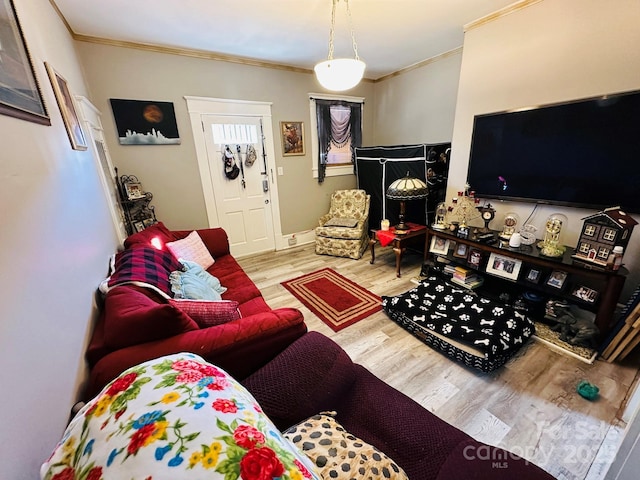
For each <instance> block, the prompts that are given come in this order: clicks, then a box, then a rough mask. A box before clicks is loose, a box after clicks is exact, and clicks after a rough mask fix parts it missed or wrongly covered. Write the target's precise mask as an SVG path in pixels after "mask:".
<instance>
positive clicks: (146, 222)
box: [142, 218, 156, 228]
mask: <svg viewBox="0 0 640 480" xmlns="http://www.w3.org/2000/svg"><path fill="white" fill-rule="evenodd" d="M142 223H143V224H144V228H147V227H149V226H151V225H153V224H154V223H156V221H155V219H153V218H145V219H144V220H143V221H142Z"/></svg>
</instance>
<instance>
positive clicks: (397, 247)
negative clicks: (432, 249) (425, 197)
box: [369, 224, 428, 278]
mask: <svg viewBox="0 0 640 480" xmlns="http://www.w3.org/2000/svg"><path fill="white" fill-rule="evenodd" d="M426 237H427V227H426V226H424V225H415V224H412V225H411V230H409V231H408V232H407V233H405V234H403V235H398V234H395V235H394V237H393V240H391V243H389V245H390V246H392V247H393V251H394V252H395V254H396V277H398V278H400V265H401V263H402V255H403V254H404V252H405V250H406V249H407V245H408V244H410V243H416V244H420V245H421V246H422V247H424V244H425V241H426ZM420 238H422V242H419V241H418V240H419V239H420ZM377 242H378V229H371V236H370V238H369V246H370V247H371V262H369V263H371V264H373V263H374V262H375V261H376V251H375V245H376V243H377ZM427 253H428V252H427V250H426V249H425V252H424V259H425V260H426V258H427Z"/></svg>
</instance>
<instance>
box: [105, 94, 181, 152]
mask: <svg viewBox="0 0 640 480" xmlns="http://www.w3.org/2000/svg"><path fill="white" fill-rule="evenodd" d="M109 102H110V103H111V109H112V110H113V118H114V120H115V121H116V129H117V130H118V141H119V142H120V145H179V144H180V135H179V134H178V123H177V122H176V112H175V109H174V107H173V102H158V101H155V100H128V99H121V98H111V99H109Z"/></svg>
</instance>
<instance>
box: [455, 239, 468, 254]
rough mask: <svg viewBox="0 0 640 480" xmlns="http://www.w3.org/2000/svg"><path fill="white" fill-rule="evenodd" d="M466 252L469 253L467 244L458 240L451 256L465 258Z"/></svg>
mask: <svg viewBox="0 0 640 480" xmlns="http://www.w3.org/2000/svg"><path fill="white" fill-rule="evenodd" d="M468 254H469V245H467V244H466V243H460V242H458V243H457V244H456V248H455V249H454V251H453V256H454V257H459V258H467V255H468Z"/></svg>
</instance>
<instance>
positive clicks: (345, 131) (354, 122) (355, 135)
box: [315, 99, 362, 183]
mask: <svg viewBox="0 0 640 480" xmlns="http://www.w3.org/2000/svg"><path fill="white" fill-rule="evenodd" d="M315 102H316V121H317V124H318V143H319V145H318V183H322V182H324V177H325V172H326V169H327V154H328V153H329V148H330V147H331V142H332V141H333V142H334V143H336V144H338V145H341V144H342V145H343V144H345V143H346V142H347V141H348V140H349V139H350V140H351V163H353V164H354V173H355V149H356V147H361V146H362V103H354V102H346V101H344V100H322V99H315ZM334 105H339V106H342V107H347V108H349V110H350V111H351V115H350V117H349V122H348V124H347V123H343V122H340V121H339V119H338V118H336V119H332V116H331V107H332V106H334Z"/></svg>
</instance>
